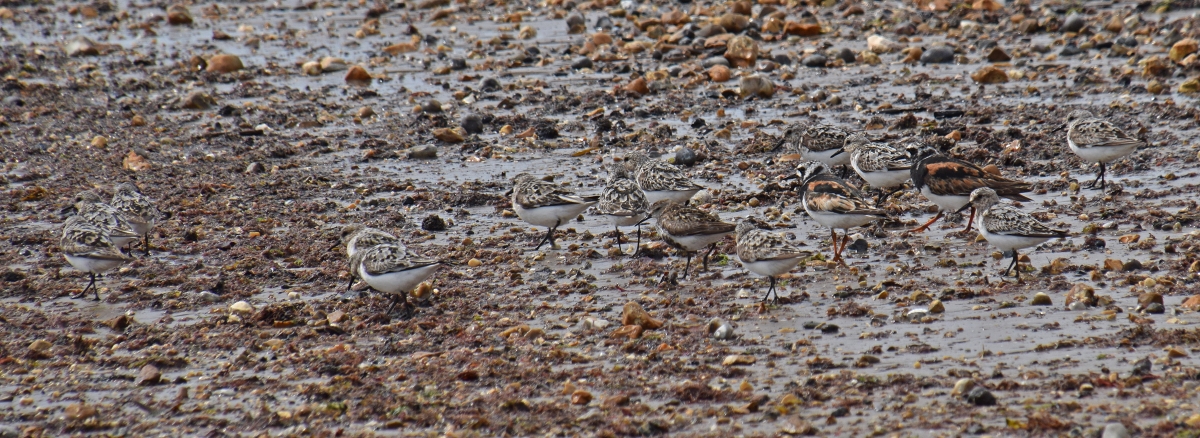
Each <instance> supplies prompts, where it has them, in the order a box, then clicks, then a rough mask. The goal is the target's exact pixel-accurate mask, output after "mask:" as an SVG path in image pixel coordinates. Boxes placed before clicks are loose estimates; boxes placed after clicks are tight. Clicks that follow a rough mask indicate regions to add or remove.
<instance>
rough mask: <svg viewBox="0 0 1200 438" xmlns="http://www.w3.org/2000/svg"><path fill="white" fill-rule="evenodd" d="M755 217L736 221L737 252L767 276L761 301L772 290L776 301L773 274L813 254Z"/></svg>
mask: <svg viewBox="0 0 1200 438" xmlns="http://www.w3.org/2000/svg"><path fill="white" fill-rule="evenodd" d="M762 226H763V224H761V223H760V222H759V221H758V220H756V219H753V218H746V219H743V220H742V221H741V222H738V224H737V230H736V231H737V256H738V260H741V262H742V266H744V267H745V268H746V269H747V270H749V271H750V272H753V273H755V274H758V275H761V276H764V277H767V278H769V279H770V280H771V287H770V288H768V289H767V294H766V295H764V296H763V298H762V301H767V298H770V297H771V293H775V301H779V292H778V291H776V289H775V277H778V276H780V275H783V274H785V273H787V272H788V271H791V270H792V268H795V267H796V265H798V264H800V261H802V260H804V259H807V258H809V257H811V256H812V252H810V251H805V250H802V249H800V248H798V247H796V246H795V245H792V244H791V243H790V242H788V241H787V239H785V238H784V237H783V235H782V234H777V233H772V232H769V231H767V230H764V229H762V228H761V227H762Z"/></svg>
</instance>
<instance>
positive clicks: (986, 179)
mask: <svg viewBox="0 0 1200 438" xmlns="http://www.w3.org/2000/svg"><path fill="white" fill-rule="evenodd" d="M908 151H909V153H910V154H912V155H913V166H912V168H911V169H909V172H911V174H912V182H913V186H914V187H916V189H917V190H918V191H920V192H921V195H922V196H925V198H926V199H928V200H930V201H932V202H933V203H934V204H937V206H938V214H937V216H934V217H933V219H930V220H929V222H926V223H925V225H921V226H920V227H917V228H915V229H913V230H912V231H914V232H922V231H925V230H927V229H929V226H930V225H933V223H934V222H937V220H938V219H941V217H942V216H943V215H945V214H946V212H947V211H959V210H961V209H962V208H963V207H964V206H966V205H967V204H969V203H970V202H971V192H973V191H975V189H978V188H983V187H988V188H991V189H992V190H995V191H996V194H998V195H1000V196H1001V197H1004V198H1008V199H1012V200H1014V201H1032V199H1029V198H1027V197H1025V196H1024V195H1022V193H1025V192H1028V191H1030V190H1032V189H1033V187H1032V186H1030V185H1029V183H1027V182H1024V181H1014V180H1011V179H1008V178H1004V177H1002V176H999V175H994V174H992V173H988V172H987V171H985V170H983V168H981V167H979V166H976V165H974V164H971V163H968V162H966V161H963V160H958V159H954V158H950V157H948V156H946V155H943V154H941V153H940V152H938V151H937V150H936V149H934V148H932V147H929V146H923V147H919V148H917V147H910V148H908ZM974 220H975V209H974V208H971V217H970V218H969V219H967V227H966V229H967V230H970V229H971V222H972V221H974Z"/></svg>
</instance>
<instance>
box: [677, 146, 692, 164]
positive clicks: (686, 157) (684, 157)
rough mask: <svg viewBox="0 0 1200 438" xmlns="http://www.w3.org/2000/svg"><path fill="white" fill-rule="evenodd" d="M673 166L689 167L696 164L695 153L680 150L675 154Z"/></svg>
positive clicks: (689, 150) (685, 149) (687, 149)
mask: <svg viewBox="0 0 1200 438" xmlns="http://www.w3.org/2000/svg"><path fill="white" fill-rule="evenodd" d="M675 164H677V165H680V166H691V165H693V164H696V151H693V150H692V148H681V149H679V151H678V152H675Z"/></svg>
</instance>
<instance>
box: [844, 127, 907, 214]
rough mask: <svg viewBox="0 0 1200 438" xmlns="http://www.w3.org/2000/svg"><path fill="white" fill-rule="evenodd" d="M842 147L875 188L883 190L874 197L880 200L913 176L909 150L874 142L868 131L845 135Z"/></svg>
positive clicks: (859, 171)
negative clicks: (878, 195) (844, 142)
mask: <svg viewBox="0 0 1200 438" xmlns="http://www.w3.org/2000/svg"><path fill="white" fill-rule="evenodd" d="M842 149H843V151H844V152H843V153H845V154H848V155H849V156H850V168H852V169H854V172H855V173H858V176H860V177H862V179H863V181H866V182H867V184H870V185H871V187H872V188H875V189H880V190H881V191H882V192H881V196H880V197H879V199H877V200H876V201H875V202H876V203H877V204H878V203H880V202H883V201H884V200H887V198H888V197H890V196H892V194H894V193H896V192H897V191H899V190H900V188H902V187H903V186H904V182H905V181H908V180H909V178H911V172H910V171H909V170H910V169H912V158H911V157H909V156H908V153H907V152H905V151H902V150H898V149H896V148H893V147H891V146H889V145H887V144H884V143H875V142H872V141H871V139H869V138H867V135H866V134H863V133H861V132H856V133H853V134H850V135H848V136H846V145H845V146H844V147H843V148H842ZM835 155H837V154H835ZM889 189H891V190H890V191H889Z"/></svg>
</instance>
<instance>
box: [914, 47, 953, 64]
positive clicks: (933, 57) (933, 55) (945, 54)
mask: <svg viewBox="0 0 1200 438" xmlns="http://www.w3.org/2000/svg"><path fill="white" fill-rule="evenodd" d="M948 62H954V49H951V48H949V47H947V46H941V45H939V46H933V47H930V48H929V49H927V50H925V53H922V54H921V63H922V64H944V63H948Z"/></svg>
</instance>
